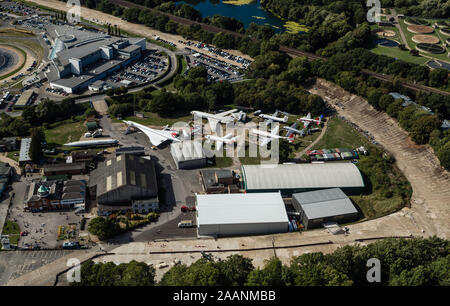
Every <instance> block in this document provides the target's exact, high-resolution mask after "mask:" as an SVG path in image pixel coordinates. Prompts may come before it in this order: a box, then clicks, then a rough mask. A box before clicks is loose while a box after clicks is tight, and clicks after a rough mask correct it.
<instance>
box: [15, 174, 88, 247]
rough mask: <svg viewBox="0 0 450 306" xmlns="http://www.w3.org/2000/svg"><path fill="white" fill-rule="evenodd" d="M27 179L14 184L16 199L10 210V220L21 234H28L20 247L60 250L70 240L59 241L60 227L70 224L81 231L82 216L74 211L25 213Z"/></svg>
mask: <svg viewBox="0 0 450 306" xmlns="http://www.w3.org/2000/svg"><path fill="white" fill-rule="evenodd" d="M27 184H28V181H27V179H25V178H23V177H21V180H20V181H18V182H14V183H13V192H14V193H15V196H14V198H13V199H12V201H11V206H10V208H9V216H8V219H9V220H12V221H14V222H16V223H17V224H18V225H19V227H20V230H21V232H27V234H26V235H24V236H21V237H20V240H19V244H18V247H19V248H21V249H27V248H31V249H32V248H45V249H47V248H48V249H54V248H60V247H61V246H62V244H63V242H65V241H68V240H69V239H58V228H59V227H60V226H65V227H68V226H69V225H70V224H72V225H75V227H76V228H78V229H79V224H80V222H81V218H82V216H81V215H76V214H75V213H74V212H73V211H43V212H39V213H32V212H25V211H24V209H23V208H24V204H23V200H24V197H25V191H26V186H27ZM60 238H69V236H68V235H65V236H64V235H61V237H60ZM77 239H78V236H77V237H71V238H70V240H77Z"/></svg>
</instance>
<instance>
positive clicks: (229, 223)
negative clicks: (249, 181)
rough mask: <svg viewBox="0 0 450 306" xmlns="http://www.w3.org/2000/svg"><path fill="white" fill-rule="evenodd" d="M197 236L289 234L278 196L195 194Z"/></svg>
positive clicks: (276, 194) (265, 194)
mask: <svg viewBox="0 0 450 306" xmlns="http://www.w3.org/2000/svg"><path fill="white" fill-rule="evenodd" d="M196 210H197V226H198V235H199V236H236V235H264V234H273V233H283V232H287V231H288V227H289V225H288V223H289V219H288V216H287V213H286V208H285V206H284V202H283V199H282V198H281V195H280V193H264V194H261V193H254V194H244V193H235V194H207V195H200V194H197V195H196Z"/></svg>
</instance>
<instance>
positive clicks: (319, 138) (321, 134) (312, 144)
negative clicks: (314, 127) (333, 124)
mask: <svg viewBox="0 0 450 306" xmlns="http://www.w3.org/2000/svg"><path fill="white" fill-rule="evenodd" d="M328 119H329V118H327V120H326V121H325V122H324V124H323V128H322V132H320V135H319V137H317V139H316V140H314V141H313V142H312V143H311V144H310V145H309V146H307V147H306V148H305V149H304V150H303V151H301V152H298V153H296V154H295V158H296V159H297V158H301V157H302V156H303V154H306V151H308V150H310V149H311V148H312V147H314V146H315V145H316V143H318V142H319V141H320V140H321V139H322V137H323V136H324V135H325V133H326V131H327V128H328Z"/></svg>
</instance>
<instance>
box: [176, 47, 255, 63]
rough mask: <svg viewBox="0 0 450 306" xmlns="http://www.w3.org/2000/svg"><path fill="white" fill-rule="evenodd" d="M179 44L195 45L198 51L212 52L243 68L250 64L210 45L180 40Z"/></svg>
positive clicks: (244, 59)
mask: <svg viewBox="0 0 450 306" xmlns="http://www.w3.org/2000/svg"><path fill="white" fill-rule="evenodd" d="M179 42H180V43H182V44H184V45H187V46H193V45H195V46H196V47H197V48H198V49H203V50H206V51H209V52H212V53H214V54H216V55H218V56H221V57H223V58H227V59H229V60H232V61H235V62H236V63H239V64H241V65H242V66H244V68H247V67H248V66H249V65H250V64H251V63H252V62H251V61H250V60H248V59H246V58H243V57H241V56H235V55H232V54H230V53H228V52H225V51H223V50H222V49H219V48H216V47H214V46H211V45H209V44H207V43H203V42H199V43H197V44H195V43H193V42H190V41H187V42H185V41H182V40H180V41H179Z"/></svg>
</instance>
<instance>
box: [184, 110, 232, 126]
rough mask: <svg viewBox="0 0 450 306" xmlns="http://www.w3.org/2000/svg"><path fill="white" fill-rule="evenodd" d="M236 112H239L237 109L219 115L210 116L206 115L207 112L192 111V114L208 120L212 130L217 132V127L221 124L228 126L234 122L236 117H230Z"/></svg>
mask: <svg viewBox="0 0 450 306" xmlns="http://www.w3.org/2000/svg"><path fill="white" fill-rule="evenodd" d="M236 111H237V109H232V110H229V111H226V112H222V113H218V114H209V113H205V112H199V111H192V112H191V114H192V115H193V116H197V117H200V118H206V119H208V122H209V126H210V128H211V130H213V131H217V126H218V124H219V123H225V124H226V123H232V122H234V117H233V116H230V115H231V114H232V113H234V112H236Z"/></svg>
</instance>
